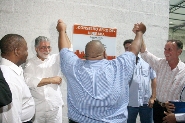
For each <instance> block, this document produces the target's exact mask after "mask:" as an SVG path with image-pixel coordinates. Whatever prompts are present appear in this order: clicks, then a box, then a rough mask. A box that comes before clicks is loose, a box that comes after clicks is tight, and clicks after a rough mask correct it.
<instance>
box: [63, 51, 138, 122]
mask: <svg viewBox="0 0 185 123" xmlns="http://www.w3.org/2000/svg"><path fill="white" fill-rule="evenodd" d="M135 59H136V57H135V55H134V54H133V53H131V52H127V53H124V54H122V55H120V56H118V57H117V58H116V59H114V60H106V59H103V60H82V59H79V58H78V56H76V55H75V54H74V53H73V52H71V51H69V50H68V49H67V48H64V49H62V50H61V51H60V60H61V69H62V72H63V74H64V75H65V77H66V79H67V101H68V118H70V119H72V120H73V121H76V122H79V123H101V122H102V123H103V122H108V123H126V122H127V115H128V113H127V105H128V98H129V97H128V96H129V81H130V80H131V78H132V75H133V71H134V66H135V64H136V60H135Z"/></svg>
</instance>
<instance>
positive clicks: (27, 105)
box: [0, 34, 35, 123]
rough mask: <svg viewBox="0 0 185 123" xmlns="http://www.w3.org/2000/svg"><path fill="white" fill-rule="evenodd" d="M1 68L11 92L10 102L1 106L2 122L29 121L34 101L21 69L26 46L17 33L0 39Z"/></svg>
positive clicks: (28, 122)
mask: <svg viewBox="0 0 185 123" xmlns="http://www.w3.org/2000/svg"><path fill="white" fill-rule="evenodd" d="M0 49H1V57H2V60H1V65H0V67H1V70H2V72H3V75H4V78H5V80H6V81H7V83H8V85H9V86H10V90H11V92H12V103H10V104H8V105H6V106H4V107H2V112H1V113H0V115H2V116H0V117H2V119H1V120H2V123H31V121H30V120H31V119H32V117H33V115H34V113H35V103H34V100H33V97H32V96H31V93H30V90H29V88H28V86H27V85H26V84H25V79H24V76H23V69H22V67H21V66H20V65H21V64H23V63H24V62H26V59H27V56H28V52H27V50H28V48H27V43H26V41H25V39H24V38H23V37H22V36H20V35H18V34H7V35H5V36H4V37H3V38H2V39H1V41H0Z"/></svg>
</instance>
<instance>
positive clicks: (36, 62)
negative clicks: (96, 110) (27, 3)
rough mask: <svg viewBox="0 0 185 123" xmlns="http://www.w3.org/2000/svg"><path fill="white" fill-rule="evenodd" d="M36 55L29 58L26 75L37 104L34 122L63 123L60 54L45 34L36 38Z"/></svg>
mask: <svg viewBox="0 0 185 123" xmlns="http://www.w3.org/2000/svg"><path fill="white" fill-rule="evenodd" d="M35 51H36V53H37V54H36V56H35V57H33V58H31V59H29V60H27V62H26V65H25V69H24V76H25V80H26V84H27V85H28V86H29V88H30V91H31V94H32V96H33V97H34V101H35V105H36V113H35V116H34V119H33V121H34V123H62V106H63V104H64V103H63V100H62V93H61V86H60V85H61V82H62V78H61V70H60V59H59V54H52V55H50V52H51V46H50V41H49V39H48V38H47V37H45V36H39V37H37V38H36V39H35Z"/></svg>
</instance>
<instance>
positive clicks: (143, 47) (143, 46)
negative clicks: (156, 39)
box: [140, 38, 146, 53]
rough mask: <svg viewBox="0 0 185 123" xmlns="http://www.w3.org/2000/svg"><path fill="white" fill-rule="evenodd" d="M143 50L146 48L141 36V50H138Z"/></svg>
mask: <svg viewBox="0 0 185 123" xmlns="http://www.w3.org/2000/svg"><path fill="white" fill-rule="evenodd" d="M145 50H146V45H145V42H144V39H143V38H142V43H141V50H140V52H141V53H144V52H145Z"/></svg>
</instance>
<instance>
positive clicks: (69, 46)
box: [66, 33, 71, 48]
mask: <svg viewBox="0 0 185 123" xmlns="http://www.w3.org/2000/svg"><path fill="white" fill-rule="evenodd" d="M66 40H67V43H68V48H71V41H70V40H69V37H68V36H67V33H66Z"/></svg>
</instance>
